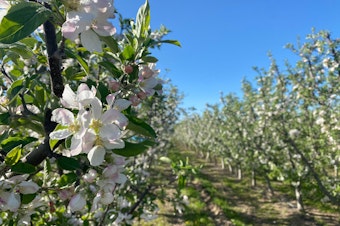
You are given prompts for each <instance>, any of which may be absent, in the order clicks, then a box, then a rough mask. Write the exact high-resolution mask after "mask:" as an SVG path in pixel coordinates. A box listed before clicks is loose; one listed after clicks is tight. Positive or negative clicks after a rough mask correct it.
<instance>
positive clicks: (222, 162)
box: [221, 157, 225, 169]
mask: <svg viewBox="0 0 340 226" xmlns="http://www.w3.org/2000/svg"><path fill="white" fill-rule="evenodd" d="M221 168H222V169H225V165H224V158H223V157H222V158H221Z"/></svg>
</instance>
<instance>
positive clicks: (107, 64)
mask: <svg viewBox="0 0 340 226" xmlns="http://www.w3.org/2000/svg"><path fill="white" fill-rule="evenodd" d="M98 64H99V65H101V66H103V67H105V68H106V69H107V70H108V71H109V72H110V73H111V74H112V75H113V76H114V77H115V78H119V77H120V76H121V75H122V73H123V72H122V71H120V70H118V68H117V67H116V66H115V65H114V64H113V63H111V62H109V61H102V62H99V63H98Z"/></svg>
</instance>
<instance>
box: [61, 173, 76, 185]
mask: <svg viewBox="0 0 340 226" xmlns="http://www.w3.org/2000/svg"><path fill="white" fill-rule="evenodd" d="M77 178H78V176H77V174H75V173H67V174H63V175H62V176H61V177H60V178H59V180H58V182H57V183H58V185H59V187H64V186H66V185H70V184H72V183H74V182H75V181H76V180H77Z"/></svg>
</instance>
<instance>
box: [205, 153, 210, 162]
mask: <svg viewBox="0 0 340 226" xmlns="http://www.w3.org/2000/svg"><path fill="white" fill-rule="evenodd" d="M208 160H209V162H210V152H207V155H206V156H205V161H208Z"/></svg>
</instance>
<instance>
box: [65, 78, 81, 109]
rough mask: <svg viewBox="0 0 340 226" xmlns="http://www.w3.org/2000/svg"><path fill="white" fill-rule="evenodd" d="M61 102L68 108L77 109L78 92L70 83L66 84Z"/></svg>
mask: <svg viewBox="0 0 340 226" xmlns="http://www.w3.org/2000/svg"><path fill="white" fill-rule="evenodd" d="M61 103H62V105H63V106H64V107H66V108H72V109H77V108H78V103H77V101H76V94H75V93H74V92H73V90H72V89H71V87H70V86H69V84H66V85H65V88H64V92H63V97H62V99H61Z"/></svg>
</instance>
